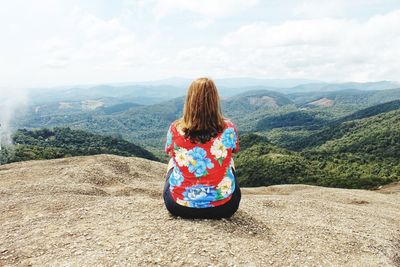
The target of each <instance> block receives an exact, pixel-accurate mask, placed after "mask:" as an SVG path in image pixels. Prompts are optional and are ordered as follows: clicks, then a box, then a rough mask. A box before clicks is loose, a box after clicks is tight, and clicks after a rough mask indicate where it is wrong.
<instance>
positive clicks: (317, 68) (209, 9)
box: [0, 0, 400, 90]
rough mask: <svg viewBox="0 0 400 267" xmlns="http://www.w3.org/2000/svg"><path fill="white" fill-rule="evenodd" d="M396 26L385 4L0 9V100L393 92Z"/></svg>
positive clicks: (146, 3) (147, 3)
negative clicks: (138, 85)
mask: <svg viewBox="0 0 400 267" xmlns="http://www.w3.org/2000/svg"><path fill="white" fill-rule="evenodd" d="M21 6H22V7H23V8H21ZM399 24H400V2H398V1H394V0H385V1H378V0H367V1H361V0H356V1H352V2H351V3H348V2H346V1H344V0H339V1H335V2H334V3H321V2H319V1H315V0H302V1H293V0H284V1H280V2H279V3H277V2H270V1H268V2H267V1H260V0H246V1H245V0H235V1H226V0H224V1H218V2H215V1H210V0H206V1H203V2H202V3H199V2H198V1H194V0H186V1H182V0H163V1H161V0H137V1H135V0H132V1H129V0H118V1H113V2H108V1H105V0H91V1H85V2H81V1H78V0H72V1H67V0H60V1H57V2H53V1H49V0H45V1H41V2H40V3H31V2H29V1H24V0H16V1H12V2H5V3H2V8H1V9H0V30H1V31H2V32H3V33H4V35H3V40H5V41H4V42H2V43H1V44H0V56H1V57H2V61H1V62H0V72H1V73H2V78H0V88H3V89H0V90H6V89H5V88H7V89H10V88H11V89H13V88H37V87H47V88H51V87H65V86H73V85H98V84H113V83H135V82H148V81H154V80H162V79H169V78H171V77H189V79H193V78H191V77H198V76H209V77H212V78H214V79H225V78H235V77H244V78H247V77H252V78H254V79H281V80H287V79H306V80H307V79H309V80H317V81H323V82H328V83H343V82H373V81H383V80H384V81H395V82H397V81H399V78H398V77H400V63H399V62H397V60H396V59H397V58H398V57H399V50H398V47H400V28H399V27H398V25H399Z"/></svg>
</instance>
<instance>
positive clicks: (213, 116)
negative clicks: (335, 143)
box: [178, 78, 225, 143]
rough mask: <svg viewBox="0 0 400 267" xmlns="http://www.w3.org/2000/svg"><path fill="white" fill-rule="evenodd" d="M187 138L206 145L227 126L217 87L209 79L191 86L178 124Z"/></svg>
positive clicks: (200, 80)
mask: <svg viewBox="0 0 400 267" xmlns="http://www.w3.org/2000/svg"><path fill="white" fill-rule="evenodd" d="M178 123H179V124H180V126H182V128H183V131H184V132H185V136H186V137H189V138H190V139H192V140H196V139H198V140H199V141H200V142H202V143H204V142H206V141H208V140H210V139H211V138H212V137H214V136H216V135H217V134H218V133H219V132H222V131H223V129H224V126H225V122H224V117H223V116H222V112H221V104H220V99H219V95H218V90H217V87H216V86H215V84H214V82H213V81H212V80H211V79H208V78H199V79H197V80H194V81H193V82H192V84H191V85H190V86H189V89H188V92H187V96H186V101H185V106H184V109H183V117H182V118H181V119H180V120H179V122H178Z"/></svg>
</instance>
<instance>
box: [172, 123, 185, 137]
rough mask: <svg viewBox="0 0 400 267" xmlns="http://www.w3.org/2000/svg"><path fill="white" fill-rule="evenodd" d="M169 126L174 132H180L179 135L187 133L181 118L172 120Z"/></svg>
mask: <svg viewBox="0 0 400 267" xmlns="http://www.w3.org/2000/svg"><path fill="white" fill-rule="evenodd" d="M169 127H170V130H171V131H172V132H176V133H179V135H182V136H184V135H185V133H184V131H183V129H182V126H181V123H180V120H179V119H177V120H175V121H173V122H171V124H170V125H169Z"/></svg>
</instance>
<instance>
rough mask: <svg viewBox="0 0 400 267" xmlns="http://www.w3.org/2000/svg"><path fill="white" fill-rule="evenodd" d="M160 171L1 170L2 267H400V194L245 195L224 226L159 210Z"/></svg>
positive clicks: (306, 189)
mask: <svg viewBox="0 0 400 267" xmlns="http://www.w3.org/2000/svg"><path fill="white" fill-rule="evenodd" d="M165 170H166V165H165V164H162V163H157V162H152V161H149V160H144V159H139V158H124V157H118V156H110V155H98V156H89V157H74V158H67V159H58V160H48V161H29V162H23V163H14V164H8V165H3V166H0V212H1V217H0V224H1V231H0V266H157V265H159V266H400V190H399V186H398V185H394V186H392V187H390V186H389V187H384V188H382V190H380V191H365V190H346V189H333V188H324V187H316V186H307V185H280V186H270V187H260V188H243V189H242V192H243V195H242V202H241V205H240V209H239V211H238V212H237V213H236V214H235V215H234V217H232V218H231V219H229V220H217V221H214V220H184V219H180V218H173V217H171V216H170V215H169V214H168V212H167V211H166V210H165V209H164V206H163V199H162V188H163V183H164V177H163V176H164V173H165Z"/></svg>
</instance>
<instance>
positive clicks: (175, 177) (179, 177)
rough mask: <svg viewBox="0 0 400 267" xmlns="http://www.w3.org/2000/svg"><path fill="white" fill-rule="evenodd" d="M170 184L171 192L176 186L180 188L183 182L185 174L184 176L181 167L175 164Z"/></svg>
mask: <svg viewBox="0 0 400 267" xmlns="http://www.w3.org/2000/svg"><path fill="white" fill-rule="evenodd" d="M168 182H169V185H170V187H169V189H170V190H171V191H172V189H173V188H174V187H175V186H180V185H181V184H182V182H183V174H182V172H181V170H180V169H179V167H178V166H176V165H175V164H174V170H173V171H172V173H171V175H170V177H169V180H168Z"/></svg>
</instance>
